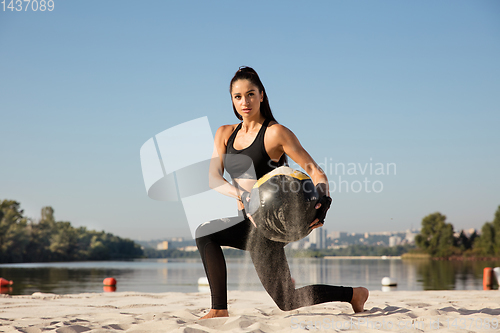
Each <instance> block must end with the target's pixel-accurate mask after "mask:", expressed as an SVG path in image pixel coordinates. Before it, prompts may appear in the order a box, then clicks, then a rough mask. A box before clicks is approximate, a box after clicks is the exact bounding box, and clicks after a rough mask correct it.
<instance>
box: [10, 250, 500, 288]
mask: <svg viewBox="0 0 500 333" xmlns="http://www.w3.org/2000/svg"><path fill="white" fill-rule="evenodd" d="M289 264H290V271H291V272H292V276H293V277H294V279H295V281H296V285H297V287H301V286H304V285H309V284H316V283H321V284H331V285H344V286H365V287H367V288H368V289H370V290H382V286H381V280H382V278H383V277H385V276H390V277H392V278H394V279H396V281H397V282H398V286H397V287H395V288H394V287H393V288H390V290H451V289H460V290H465V289H476V290H479V289H482V274H483V268H484V267H495V266H500V262H496V263H495V262H485V261H482V262H474V261H432V260H427V261H426V260H416V261H405V260H397V259H387V260H382V259H366V260H362V259H317V258H293V259H289ZM227 272H228V289H229V290H264V289H263V287H262V285H261V284H260V281H259V279H258V277H257V274H256V272H255V269H254V268H253V264H252V262H251V260H250V258H249V257H248V256H247V257H244V258H240V259H232V258H228V259H227ZM111 276H112V277H114V278H116V279H117V281H118V283H117V289H116V290H117V291H136V292H198V290H199V289H198V279H199V278H200V277H203V276H205V271H204V269H203V265H202V264H201V261H200V260H198V259H175V260H174V259H158V260H157V259H155V260H149V259H144V260H136V261H119V262H118V261H114V262H73V263H43V264H9V265H0V277H4V278H6V279H8V280H13V281H14V285H13V286H10V287H5V288H2V289H1V290H0V292H2V293H9V294H15V295H26V294H32V293H34V292H46V293H57V294H71V293H84V292H102V291H103V285H102V281H103V280H104V279H105V278H106V277H111ZM205 289H206V288H205ZM204 291H206V290H204Z"/></svg>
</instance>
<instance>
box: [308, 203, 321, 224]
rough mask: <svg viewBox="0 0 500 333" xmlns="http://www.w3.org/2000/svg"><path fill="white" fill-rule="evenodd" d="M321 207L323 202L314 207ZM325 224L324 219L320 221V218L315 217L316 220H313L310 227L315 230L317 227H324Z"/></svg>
mask: <svg viewBox="0 0 500 333" xmlns="http://www.w3.org/2000/svg"><path fill="white" fill-rule="evenodd" d="M320 207H321V204H320V203H318V204H316V207H314V208H316V209H319V208H320ZM323 224H324V221H323V222H319V219H318V218H316V219H314V221H312V222H311V224H309V228H310V229H311V230H314V229H316V228H319V227H322V226H323Z"/></svg>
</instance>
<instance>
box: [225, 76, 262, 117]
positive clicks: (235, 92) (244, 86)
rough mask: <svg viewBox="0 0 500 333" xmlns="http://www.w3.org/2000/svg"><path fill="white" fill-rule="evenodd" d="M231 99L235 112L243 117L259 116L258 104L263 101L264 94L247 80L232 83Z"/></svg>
mask: <svg viewBox="0 0 500 333" xmlns="http://www.w3.org/2000/svg"><path fill="white" fill-rule="evenodd" d="M231 98H232V100H233V105H234V107H235V108H236V111H237V112H238V113H239V114H240V115H241V116H242V117H243V118H246V117H251V116H254V115H256V114H260V102H262V101H263V100H264V92H259V88H258V87H257V86H255V85H254V84H252V83H251V82H250V81H248V80H238V81H235V82H234V83H233V87H232V89H231Z"/></svg>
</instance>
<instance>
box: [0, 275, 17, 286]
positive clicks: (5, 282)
mask: <svg viewBox="0 0 500 333" xmlns="http://www.w3.org/2000/svg"><path fill="white" fill-rule="evenodd" d="M13 284H14V282H12V281H9V280H6V279H4V278H3V277H0V286H10V285H13Z"/></svg>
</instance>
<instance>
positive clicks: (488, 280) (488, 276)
mask: <svg viewBox="0 0 500 333" xmlns="http://www.w3.org/2000/svg"><path fill="white" fill-rule="evenodd" d="M492 278H493V270H492V269H491V267H485V268H484V270H483V290H491V285H492Z"/></svg>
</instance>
